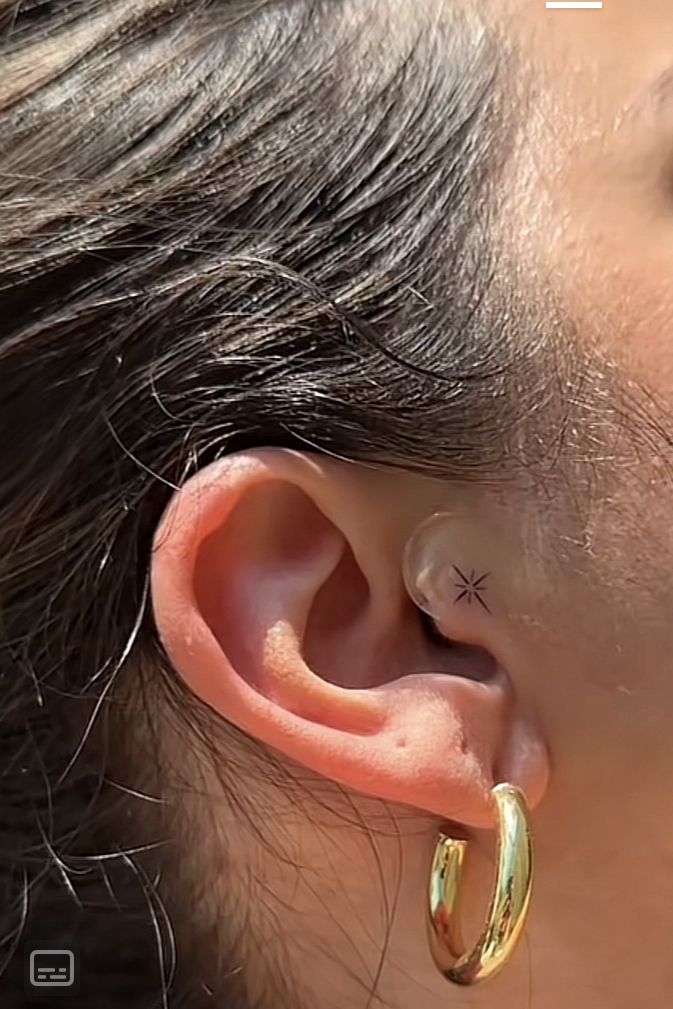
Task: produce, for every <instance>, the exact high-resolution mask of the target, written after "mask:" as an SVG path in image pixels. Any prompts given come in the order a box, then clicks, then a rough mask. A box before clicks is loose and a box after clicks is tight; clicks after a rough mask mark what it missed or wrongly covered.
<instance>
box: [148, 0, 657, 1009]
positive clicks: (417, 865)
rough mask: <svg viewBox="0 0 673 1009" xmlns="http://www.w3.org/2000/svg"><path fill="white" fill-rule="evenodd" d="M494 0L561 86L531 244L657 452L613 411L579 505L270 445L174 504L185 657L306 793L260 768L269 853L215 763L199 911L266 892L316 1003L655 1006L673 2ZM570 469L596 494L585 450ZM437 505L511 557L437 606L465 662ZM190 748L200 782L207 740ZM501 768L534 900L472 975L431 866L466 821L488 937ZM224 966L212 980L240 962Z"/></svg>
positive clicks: (528, 255) (290, 959)
mask: <svg viewBox="0 0 673 1009" xmlns="http://www.w3.org/2000/svg"><path fill="white" fill-rule="evenodd" d="M482 6H483V9H484V12H485V14H486V15H487V16H488V17H489V18H491V19H492V21H493V22H494V23H498V25H499V27H500V29H501V30H502V31H503V32H504V33H506V34H507V36H508V37H509V38H510V39H511V40H513V41H514V42H515V43H516V45H517V46H518V48H519V50H520V51H522V52H523V53H524V55H526V54H527V55H528V57H529V62H530V67H531V69H532V73H533V76H534V79H535V81H536V84H537V89H536V97H535V99H534V101H533V103H532V106H531V111H530V116H531V118H530V123H529V125H530V139H529V141H528V142H526V143H522V144H521V149H520V151H519V152H518V154H517V159H518V160H517V163H516V168H517V171H516V172H515V173H514V174H513V177H512V178H513V180H514V176H515V177H516V180H517V181H513V180H512V182H511V184H510V189H509V196H508V208H507V210H508V215H509V216H508V228H507V234H508V235H509V236H511V237H510V239H509V243H510V244H509V248H508V249H507V255H508V256H510V257H511V258H512V259H513V260H516V262H517V264H518V266H519V269H520V271H521V273H522V274H523V276H524V277H525V276H526V275H528V276H529V277H530V278H531V282H535V281H539V280H540V278H541V277H542V278H551V279H552V282H553V285H554V289H555V294H556V296H557V298H558V299H559V301H560V303H561V304H562V305H563V307H564V310H565V312H566V313H567V315H568V317H569V318H572V319H573V320H574V322H575V325H576V329H577V332H578V334H579V338H580V340H581V341H583V342H584V345H585V347H586V349H587V351H590V352H591V353H592V354H595V355H596V360H597V361H600V362H601V363H602V366H603V367H604V369H605V371H606V372H608V371H609V372H610V374H611V375H612V376H613V377H615V378H616V379H617V380H618V381H619V383H620V384H621V386H622V388H623V389H624V390H626V391H628V392H629V394H630V397H631V399H630V402H631V404H632V410H633V411H641V412H642V414H643V421H642V425H643V426H646V425H647V423H648V421H650V420H651V419H652V418H654V417H655V415H656V417H657V418H659V420H660V423H661V425H662V429H661V431H660V432H659V434H658V435H657V437H656V440H652V441H651V447H650V449H649V451H648V452H637V451H636V449H635V448H634V447H633V443H631V442H628V441H627V440H626V439H625V438H623V437H619V436H618V428H617V427H616V426H615V427H612V426H611V425H612V422H613V419H614V418H613V417H611V416H610V415H609V413H608V412H607V411H605V413H604V419H605V424H604V425H603V426H601V425H600V424H598V423H597V426H596V432H595V434H596V438H597V439H598V442H599V450H597V457H598V456H602V457H603V458H605V459H606V460H607V462H606V463H604V464H601V463H600V462H595V463H594V468H593V469H592V470H591V472H592V473H593V474H594V475H595V477H596V480H595V488H594V490H593V492H592V493H591V494H587V496H586V498H584V499H582V505H581V507H577V506H576V505H573V497H572V495H569V494H568V495H565V496H564V495H563V494H558V495H554V498H553V500H552V501H551V503H549V502H547V505H546V507H545V506H544V505H543V503H542V500H541V497H540V495H539V494H538V495H536V494H534V493H531V492H525V493H524V492H516V491H511V492H500V493H499V494H498V495H496V494H495V493H494V492H492V491H491V492H488V491H486V490H484V489H483V488H471V489H467V488H464V487H456V486H451V485H448V484H442V483H441V482H438V481H430V480H426V479H423V478H421V477H416V476H408V475H405V474H393V473H385V472H379V471H377V470H375V469H372V468H369V467H363V466H354V465H349V464H347V463H342V462H339V461H337V460H332V459H325V458H322V457H319V456H311V455H309V454H298V453H289V452H284V451H280V450H276V449H272V448H270V449H266V450H260V451H259V452H252V453H246V454H245V455H244V456H232V457H229V458H227V459H225V460H222V461H220V462H218V463H215V464H213V466H211V467H209V468H208V469H206V470H203V471H202V472H201V473H199V474H197V476H195V477H194V478H193V479H192V480H191V481H189V483H188V484H186V485H185V487H183V488H182V489H181V490H180V491H178V492H177V493H176V495H175V496H174V498H173V500H172V502H171V505H170V508H169V510H168V511H167V513H166V515H165V516H164V519H163V521H162V524H161V526H160V528H159V530H158V531H157V536H156V541H155V552H154V555H153V561H152V600H153V607H154V613H155V617H156V621H157V626H158V628H159V632H160V634H161V636H162V639H163V641H164V644H165V646H166V649H167V652H168V654H169V656H170V658H171V659H172V661H173V663H174V665H175V667H176V669H177V670H178V672H179V673H180V674H181V676H182V677H183V679H184V681H185V683H186V684H187V685H188V687H189V689H190V690H192V691H193V692H194V693H195V694H196V695H197V696H198V697H200V698H201V699H202V700H204V701H205V702H206V703H207V704H208V705H209V706H210V707H211V708H212V709H213V711H214V712H215V713H216V715H217V716H219V717H220V718H221V719H225V720H226V721H228V722H231V723H233V724H234V725H236V726H238V727H239V728H241V729H243V730H244V731H245V732H246V733H247V734H248V735H249V736H251V737H253V738H254V739H256V740H258V741H260V742H261V743H263V744H265V745H266V746H269V747H271V748H272V749H273V751H275V752H276V753H277V754H279V755H280V756H281V757H282V758H283V759H284V760H286V761H287V762H289V766H291V767H292V768H294V770H295V773H296V774H299V776H301V778H302V781H303V783H304V785H305V788H304V790H303V791H301V792H300V793H297V792H292V791H288V792H287V793H284V792H283V790H282V789H279V788H278V787H277V786H276V785H275V784H274V783H272V782H271V781H270V780H266V781H265V780H264V779H263V778H261V779H260V776H259V774H257V775H255V774H253V773H252V772H250V778H249V781H248V780H247V779H246V771H245V770H242V771H241V782H242V787H245V788H248V789H249V790H250V792H251V794H254V797H255V807H256V808H257V809H258V810H260V811H268V816H267V817H265V821H266V822H265V829H266V830H267V832H268V837H269V838H270V840H271V842H272V844H271V845H264V844H262V843H260V842H258V841H256V840H253V839H251V836H250V835H249V833H247V832H246V828H245V827H244V826H243V825H242V824H241V823H240V821H239V819H237V818H236V816H235V815H234V814H232V813H230V812H228V811H227V806H226V803H225V802H224V799H223V797H222V795H221V793H218V785H217V782H216V778H215V775H214V773H213V772H212V769H209V768H208V767H207V766H206V765H205V763H204V764H202V765H199V767H198V774H199V775H200V776H201V777H204V776H205V777H206V778H212V780H211V781H210V784H209V788H208V789H206V791H208V792H209V794H210V795H211V799H210V800H206V799H205V798H203V797H201V798H199V799H198V800H197V799H194V800H192V803H193V810H190V813H191V812H193V814H194V816H196V817H198V818H199V820H200V821H201V820H203V822H207V823H208V824H209V825H210V826H209V829H208V830H207V831H200V832H199V841H198V842H197V843H196V850H197V853H198V854H197V855H196V857H194V856H192V857H193V862H194V866H195V867H196V866H197V864H198V868H194V872H195V873H198V874H199V877H198V878H199V879H200V881H201V885H202V886H203V881H204V879H206V880H207V882H206V885H205V889H206V891H207V895H206V896H205V897H204V899H203V900H202V901H201V902H200V905H199V911H198V915H197V914H196V913H195V917H197V918H198V917H199V916H201V917H202V918H203V919H204V920H205V919H212V920H215V921H217V922H219V920H220V919H225V918H227V919H229V920H231V918H232V916H233V917H236V914H240V910H239V911H237V912H232V910H231V908H232V906H236V907H237V908H239V909H240V907H241V906H244V907H245V908H246V915H245V916H246V921H247V926H246V927H247V928H248V929H249V930H250V931H251V932H253V933H254V934H255V935H257V937H258V942H259V948H258V947H255V948H254V950H253V952H251V953H250V954H249V955H248V956H247V965H248V967H247V970H248V973H249V976H250V978H251V981H250V984H251V988H252V990H253V993H254V992H255V991H256V990H257V989H258V990H259V992H264V991H266V990H267V989H268V988H269V986H270V983H271V982H270V978H271V976H272V975H273V974H274V973H275V976H276V982H275V983H276V987H278V984H279V982H278V974H279V972H278V971H275V972H274V965H275V964H276V963H278V964H279V965H280V976H281V977H282V979H283V981H284V982H286V984H287V987H288V988H289V991H290V992H293V993H294V994H293V995H288V996H284V997H286V999H287V1001H288V1004H292V1005H296V1004H304V1003H305V1004H306V1005H307V1006H311V1007H312V1006H319V1007H320V1009H332V1007H335V1009H336V1007H339V1009H351V1007H352V1009H359V1007H365V1006H368V1005H370V1004H374V1003H371V1002H369V1001H368V997H369V993H370V992H371V990H372V989H373V988H374V987H375V988H376V991H377V993H378V994H379V995H380V996H381V998H382V999H384V1000H385V1001H386V1003H387V1004H388V1005H390V1006H392V1007H394V1009H407V1007H409V1006H420V1007H422V1009H444V1007H446V1006H451V1005H465V1006H475V1007H481V1006H483V1007H485V1009H491V1007H495V1006H497V1007H498V1009H522V1007H523V1006H527V1005H531V1006H534V1007H535V1009H567V1007H568V1006H572V1007H573V1009H660V1007H663V1006H665V1005H669V1004H670V1002H671V997H672V996H673V961H672V960H671V957H670V937H671V935H672V934H673V805H672V804H671V802H670V782H671V778H672V777H673V744H672V742H671V731H670V725H671V712H673V677H672V676H671V662H670V655H671V654H672V651H673V627H672V626H671V622H670V619H669V614H670V613H671V612H672V607H673V589H672V588H671V578H670V568H671V544H670V521H669V515H668V510H669V501H670V499H671V481H670V475H669V474H670V465H671V448H670V445H669V438H668V431H670V422H669V421H668V418H669V417H670V409H671V405H673V354H671V351H670V338H669V329H670V320H671V319H672V318H673V281H672V280H671V271H670V263H671V261H672V259H673V225H672V224H671V219H670V209H671V206H670V201H671V198H672V196H673V88H671V90H670V91H669V92H668V98H667V99H666V98H665V96H663V92H662V89H661V88H660V87H657V81H660V76H661V74H662V72H664V71H665V70H666V69H667V68H668V66H669V65H670V64H673V45H672V44H671V39H672V38H673V9H672V8H671V6H670V3H669V2H668V0H665V2H656V0H642V2H641V3H639V4H633V3H632V2H631V0H606V2H605V7H604V10H603V11H600V12H592V11H588V12H584V11H580V12H548V11H546V10H545V9H544V5H543V3H542V0H535V2H528V0H527V2H525V3H523V2H512V3H510V4H503V3H502V2H501V0H498V2H497V4H496V2H495V0H493V3H492V4H489V3H484V4H483V5H482ZM596 415H597V416H599V417H601V418H602V417H603V414H602V413H601V410H599V409H598V408H597V414H596ZM667 423H668V429H667V428H666V424H667ZM573 474H574V475H575V476H576V477H577V481H578V484H582V483H583V481H584V480H585V477H586V473H585V472H584V471H583V470H582V467H581V466H577V467H576V468H575V470H573ZM596 487H597V488H598V489H596ZM434 511H446V512H449V513H450V514H451V519H450V520H447V522H446V524H445V525H444V526H443V527H442V529H441V531H440V533H439V534H438V536H437V540H436V555H437V557H439V558H440V559H443V558H445V559H446V565H447V568H448V567H450V565H451V564H452V563H459V564H460V566H462V565H465V566H467V567H468V568H475V569H477V570H479V571H481V570H488V571H489V572H491V580H490V582H489V586H490V588H491V592H492V594H491V596H489V597H488V598H489V602H490V603H491V604H492V605H491V606H490V607H489V608H490V609H491V612H490V613H487V612H486V611H484V610H483V608H480V607H478V606H468V605H464V604H463V605H458V604H456V603H455V600H454V599H453V598H452V596H451V593H450V592H447V593H445V594H444V595H442V594H440V597H439V598H438V601H437V611H438V615H439V623H440V626H441V630H442V632H443V633H444V634H445V635H446V637H447V639H450V640H451V642H453V643H454V644H453V646H451V647H447V648H446V649H441V648H439V647H438V646H437V645H435V644H432V643H431V642H430V641H429V639H428V638H427V637H426V636H425V635H424V634H423V633H422V632H421V629H420V626H419V622H418V613H417V610H416V608H415V606H414V603H413V601H412V599H411V598H410V596H409V592H408V590H407V586H406V585H405V583H404V580H403V578H402V576H401V561H402V556H403V551H404V546H405V544H406V542H407V541H408V539H409V537H410V536H411V535H412V533H413V532H414V530H415V529H416V528H417V527H418V524H419V523H420V522H422V521H423V520H424V519H425V518H426V517H427V516H428V515H430V514H431V513H432V512H434ZM365 585H366V587H367V592H365V591H364V587H365ZM345 600H346V601H348V600H350V601H351V602H350V604H347V603H346V602H345ZM458 645H461V646H462V648H458ZM484 654H487V655H488V656H490V657H491V659H490V664H487V665H488V668H487V669H485V668H484V665H483V655H484ZM430 667H431V668H432V670H433V672H432V673H429V672H427V670H428V669H429V668H430ZM410 670H416V671H417V672H416V675H414V676H409V675H408V673H409V671H410ZM422 670H426V672H421V671H422ZM438 674H439V675H438ZM167 745H168V749H169V750H170V748H171V744H170V740H168V744H167ZM180 760H181V761H183V773H185V768H186V769H187V772H186V773H188V774H191V773H192V771H193V773H194V774H195V775H196V773H197V771H196V762H197V758H196V757H190V756H189V755H185V754H184V744H182V750H181V753H180ZM223 760H224V758H223ZM503 780H506V781H510V782H512V783H513V784H516V785H519V786H520V787H521V788H522V789H523V790H524V792H525V794H526V796H527V798H528V800H529V803H530V805H531V807H532V809H533V828H534V834H535V840H536V870H537V871H536V883H535V894H534V906H533V911H532V914H531V918H530V921H529V924H528V928H527V932H526V941H525V942H524V943H522V945H521V946H520V947H519V949H518V951H517V953H516V955H515V957H514V958H513V960H512V962H511V963H510V964H509V965H508V967H507V969H506V970H505V971H504V972H503V973H502V974H501V975H500V976H499V977H498V978H497V979H495V980H493V981H491V982H489V983H488V984H485V985H484V986H482V987H479V988H475V989H459V988H455V987H452V986H450V985H449V984H447V982H446V981H445V980H444V979H443V978H442V977H441V976H440V974H439V973H438V972H437V971H436V969H435V967H434V965H433V963H432V961H431V958H430V955H429V952H428V947H427V942H426V939H425V932H424V923H423V906H424V892H425V887H426V881H427V873H428V866H429V859H430V857H431V853H432V849H433V845H434V842H435V840H436V836H437V831H438V828H439V827H441V826H443V827H445V828H446V829H448V830H450V832H452V833H453V834H455V835H458V836H463V837H466V838H468V839H469V840H470V841H471V845H470V862H469V865H468V869H467V872H466V881H465V887H466V899H465V905H466V907H465V914H466V917H465V932H466V933H467V935H468V936H470V937H472V936H474V934H475V931H476V930H478V928H479V926H480V923H481V921H482V919H483V915H484V911H485V906H486V902H487V900H488V896H489V892H490V889H489V888H490V881H491V871H492V845H493V832H492V814H491V811H490V806H489V791H490V788H491V787H492V785H493V784H494V783H495V782H497V781H503ZM326 782H327V784H326ZM330 783H335V784H334V785H331V784H330ZM337 786H338V787H337ZM312 790H315V793H316V795H319V796H320V797H321V799H320V800H317V799H315V798H314V797H313V798H312ZM206 807H207V813H208V816H207V819H206ZM365 828H366V829H365ZM204 834H205V836H206V838H207V840H206V842H205V843H204V842H203V840H202V838H203V836H204ZM225 838H226V841H225ZM225 849H226V851H227V859H228V862H227V865H228V875H227V879H228V880H229V881H230V880H232V879H233V880H242V881H244V883H242V884H241V887H240V892H236V893H234V897H235V899H233V898H232V885H231V884H229V885H228V886H227V887H224V886H223V885H221V873H220V875H218V870H216V869H213V870H212V871H211V870H209V868H208V866H216V865H219V864H220V860H221V858H222V854H221V853H222V852H223V851H224V850H225ZM189 857H190V856H188V855H187V853H185V859H186V861H188V860H189ZM190 871H191V870H187V872H186V874H187V875H189V872H190ZM386 900H387V901H388V903H389V906H388V908H387V909H386ZM393 904H394V907H393V906H392V905H393ZM241 917H243V916H242V915H241ZM193 924H194V923H192V925H193ZM384 942H385V944H386V945H385V950H383V945H384ZM382 952H384V954H385V955H384V956H383V961H384V963H383V967H382V969H380V970H379V967H380V964H381V960H382ZM204 972H205V974H204V976H205V975H207V980H208V984H209V985H210V986H211V987H212V988H213V989H214V990H215V991H217V987H218V976H217V967H216V966H211V968H210V969H207V968H204ZM282 990H283V989H282V987H281V992H282ZM279 997H280V996H279ZM301 1000H304V1001H303V1002H302V1001H301ZM271 1004H274V1005H278V1004H279V1003H278V1001H277V1000H276V1001H274V999H273V997H272V998H271Z"/></svg>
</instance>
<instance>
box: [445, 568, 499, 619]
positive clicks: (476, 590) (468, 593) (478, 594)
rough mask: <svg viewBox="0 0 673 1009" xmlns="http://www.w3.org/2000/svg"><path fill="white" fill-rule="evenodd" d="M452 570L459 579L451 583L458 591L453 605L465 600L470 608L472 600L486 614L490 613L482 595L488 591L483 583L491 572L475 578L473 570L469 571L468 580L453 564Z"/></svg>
mask: <svg viewBox="0 0 673 1009" xmlns="http://www.w3.org/2000/svg"><path fill="white" fill-rule="evenodd" d="M453 570H454V571H455V572H456V574H457V575H458V577H459V578H460V581H459V582H454V583H453V584H454V586H455V588H457V589H460V592H459V593H458V595H457V596H456V598H455V599H454V603H459V602H461V601H462V600H463V599H465V600H467V604H468V606H471V605H472V600H473V599H474V600H476V602H478V603H479V605H480V606H481V607H482V608H483V609H485V610H486V612H487V613H490V612H491V611H490V610H489V608H488V606H487V605H486V602H485V600H484V599H482V593H483V592H486V590H487V589H488V585H485V584H484V583H485V581H486V579H487V578H490V577H491V572H490V571H487V572H486V574H484V575H479V577H478V578H477V573H476V571H475V570H474V569H473V570H472V571H470V577H469V578H468V577H467V575H464V574H463V572H462V571H461V570H460V568H457V567H456V565H455V564H454V565H453Z"/></svg>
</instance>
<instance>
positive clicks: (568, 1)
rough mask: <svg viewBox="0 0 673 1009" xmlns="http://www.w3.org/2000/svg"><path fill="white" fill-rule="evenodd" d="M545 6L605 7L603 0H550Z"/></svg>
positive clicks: (558, 7)
mask: <svg viewBox="0 0 673 1009" xmlns="http://www.w3.org/2000/svg"><path fill="white" fill-rule="evenodd" d="M545 7H547V9H548V10H571V11H577V10H579V11H581V10H593V11H600V10H602V9H603V2H602V0H601V2H600V3H597V2H594V0H591V2H590V3H579V2H576V0H554V2H551V0H548V2H547V3H546V4H545Z"/></svg>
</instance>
